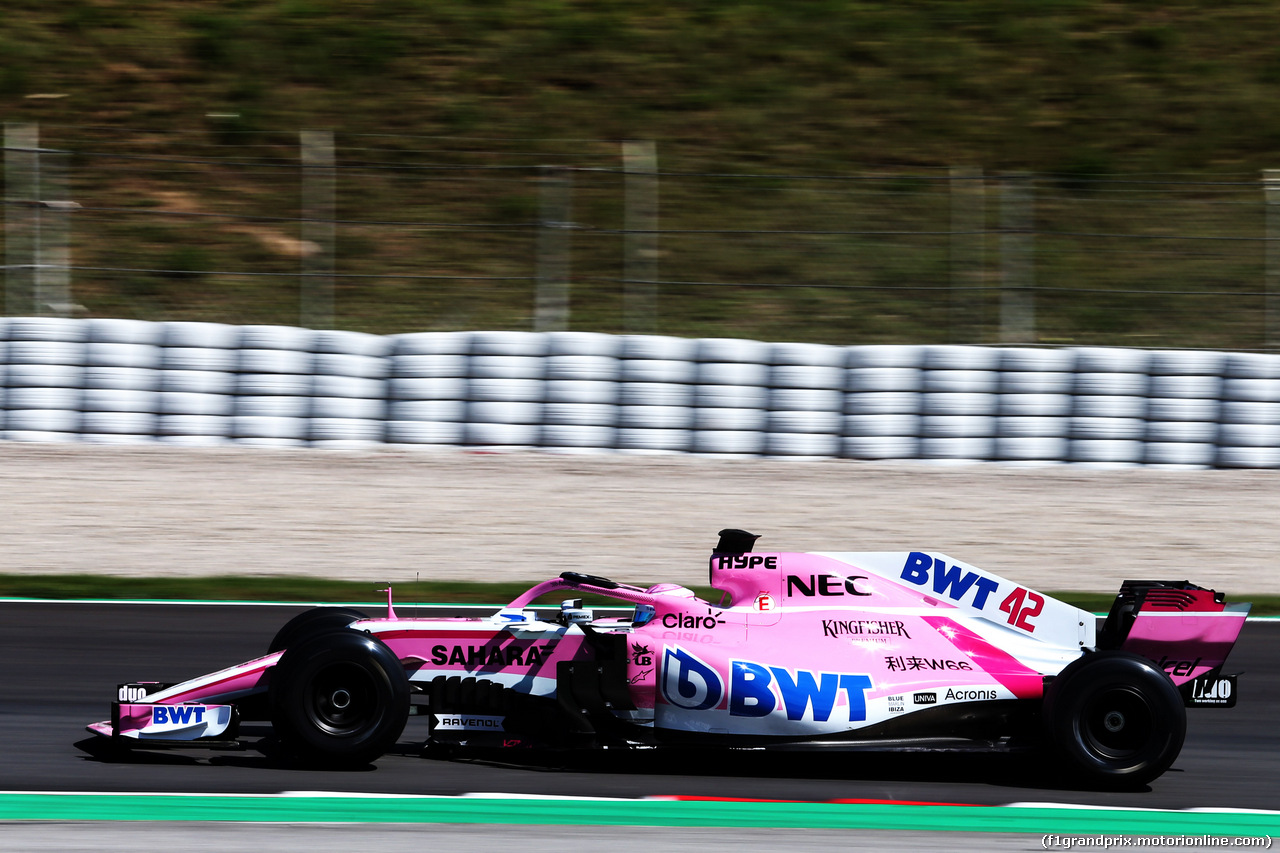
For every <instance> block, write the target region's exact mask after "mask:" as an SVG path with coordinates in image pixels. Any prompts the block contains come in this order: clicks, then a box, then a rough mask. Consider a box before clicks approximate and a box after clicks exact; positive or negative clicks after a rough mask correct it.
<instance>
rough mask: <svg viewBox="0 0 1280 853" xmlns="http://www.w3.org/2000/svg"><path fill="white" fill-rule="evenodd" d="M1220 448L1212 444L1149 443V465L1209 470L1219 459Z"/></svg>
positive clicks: (1147, 461)
mask: <svg viewBox="0 0 1280 853" xmlns="http://www.w3.org/2000/svg"><path fill="white" fill-rule="evenodd" d="M1217 454H1218V447H1217V445H1215V444H1213V443H1212V442H1201V443H1193V442H1185V441H1177V442H1169V443H1161V442H1153V441H1148V442H1147V455H1146V458H1145V459H1144V460H1143V462H1144V463H1145V464H1147V465H1168V466H1189V467H1195V468H1208V467H1210V466H1212V465H1213V462H1214V459H1215V458H1216V457H1217Z"/></svg>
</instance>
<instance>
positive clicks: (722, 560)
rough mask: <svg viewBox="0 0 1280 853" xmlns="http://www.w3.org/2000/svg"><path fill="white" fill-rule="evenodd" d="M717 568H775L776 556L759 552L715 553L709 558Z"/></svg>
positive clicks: (776, 565)
mask: <svg viewBox="0 0 1280 853" xmlns="http://www.w3.org/2000/svg"><path fill="white" fill-rule="evenodd" d="M711 561H712V562H714V563H715V564H716V566H715V567H716V568H717V569H776V568H778V557H777V555H776V554H775V555H773V556H771V557H765V556H763V555H761V554H717V555H716V556H714V557H712V558H711Z"/></svg>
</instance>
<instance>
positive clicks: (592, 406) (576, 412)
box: [542, 403, 619, 446]
mask: <svg viewBox="0 0 1280 853" xmlns="http://www.w3.org/2000/svg"><path fill="white" fill-rule="evenodd" d="M618 415H619V410H618V407H617V406H613V405H608V404H602V403H547V404H546V405H545V407H544V408H543V412H542V422H543V425H544V426H599V427H612V426H616V425H617V422H618ZM593 446H594V445H593Z"/></svg>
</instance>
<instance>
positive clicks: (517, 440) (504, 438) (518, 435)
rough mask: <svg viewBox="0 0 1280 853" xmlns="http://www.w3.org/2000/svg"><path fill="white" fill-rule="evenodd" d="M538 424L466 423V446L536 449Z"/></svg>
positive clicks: (539, 428) (539, 427)
mask: <svg viewBox="0 0 1280 853" xmlns="http://www.w3.org/2000/svg"><path fill="white" fill-rule="evenodd" d="M541 429H542V427H541V426H539V425H538V424H515V423H478V422H476V421H470V422H468V423H467V430H466V437H467V438H466V441H467V444H470V445H477V446H481V447H536V446H537V444H538V436H539V432H540V430H541Z"/></svg>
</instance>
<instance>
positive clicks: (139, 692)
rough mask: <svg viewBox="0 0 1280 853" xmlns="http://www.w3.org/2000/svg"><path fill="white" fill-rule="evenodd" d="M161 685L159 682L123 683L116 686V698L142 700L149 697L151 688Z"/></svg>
mask: <svg viewBox="0 0 1280 853" xmlns="http://www.w3.org/2000/svg"><path fill="white" fill-rule="evenodd" d="M159 686H160V685H158V684H121V685H120V686H119V687H117V688H116V699H117V700H118V701H120V702H141V701H142V700H143V699H146V698H147V693H148V692H149V688H151V687H159Z"/></svg>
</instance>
